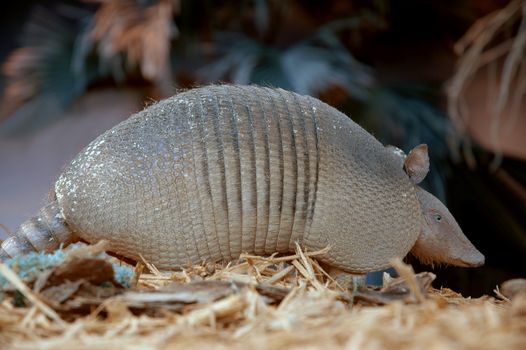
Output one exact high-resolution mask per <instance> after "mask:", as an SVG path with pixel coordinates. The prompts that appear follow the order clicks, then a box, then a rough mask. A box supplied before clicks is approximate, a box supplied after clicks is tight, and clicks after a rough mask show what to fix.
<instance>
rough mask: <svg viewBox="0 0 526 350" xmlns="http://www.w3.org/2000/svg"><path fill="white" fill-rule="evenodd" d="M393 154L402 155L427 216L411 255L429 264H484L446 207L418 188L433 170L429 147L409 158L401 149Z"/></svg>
mask: <svg viewBox="0 0 526 350" xmlns="http://www.w3.org/2000/svg"><path fill="white" fill-rule="evenodd" d="M393 151H394V152H395V154H397V155H399V156H400V154H401V156H400V157H401V159H403V161H404V163H403V167H404V170H405V172H406V173H407V175H408V176H409V178H410V179H411V181H413V183H414V184H415V187H416V195H417V198H418V201H419V202H420V207H421V211H422V216H423V220H422V225H423V226H422V229H421V232H420V235H419V237H418V239H417V241H416V243H415V245H414V246H413V248H412V249H411V253H412V254H413V255H414V256H416V257H417V258H418V259H419V260H420V261H422V262H423V263H426V264H433V263H438V264H440V263H445V264H451V265H456V266H465V267H477V266H481V265H483V264H484V255H482V254H481V253H480V252H479V251H478V250H477V248H475V247H474V246H473V244H472V243H471V242H470V241H469V239H468V238H467V237H466V236H465V235H464V233H463V232H462V230H461V229H460V226H459V225H458V224H457V221H456V220H455V218H454V217H453V215H451V213H450V212H449V210H448V209H447V208H446V206H445V205H444V204H443V203H442V202H440V200H439V199H438V198H436V197H435V196H433V195H432V194H431V193H429V192H427V191H424V190H423V189H422V188H420V187H419V186H416V184H418V183H419V182H420V181H422V180H423V179H424V178H425V176H426V175H427V173H428V171H429V156H428V154H427V145H425V144H422V145H419V146H417V147H415V148H414V149H413V150H412V151H411V152H410V153H409V154H408V155H407V157H405V155H403V153H400V152H399V151H400V150H398V149H394V150H393ZM396 152H398V153H396Z"/></svg>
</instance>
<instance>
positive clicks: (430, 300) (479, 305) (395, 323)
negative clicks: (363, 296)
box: [0, 246, 526, 350]
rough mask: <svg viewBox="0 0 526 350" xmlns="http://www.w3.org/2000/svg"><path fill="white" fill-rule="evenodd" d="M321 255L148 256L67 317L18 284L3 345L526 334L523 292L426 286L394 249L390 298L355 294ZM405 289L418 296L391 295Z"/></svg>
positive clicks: (0, 332)
mask: <svg viewBox="0 0 526 350" xmlns="http://www.w3.org/2000/svg"><path fill="white" fill-rule="evenodd" d="M79 254H80V253H79ZM79 254H77V256H78V255H79ZM313 255H316V253H315V252H304V251H302V250H301V249H300V247H299V246H298V247H297V250H296V254H294V255H292V256H287V257H276V256H273V257H258V256H245V258H243V259H240V260H239V261H237V262H235V263H231V264H228V265H226V266H225V265H222V264H204V265H196V266H189V267H187V268H186V269H184V270H182V271H175V272H174V271H157V270H156V269H155V268H154V267H153V266H150V271H151V272H150V273H142V274H141V275H140V276H139V278H138V279H137V287H136V288H135V289H133V290H130V291H125V292H124V293H123V294H119V295H115V296H113V297H110V298H108V299H106V300H103V301H102V302H101V303H100V304H99V305H98V306H97V307H96V308H94V309H93V310H92V312H91V313H90V314H88V315H81V314H78V315H76V316H74V317H73V318H70V321H69V322H67V323H66V322H61V321H59V318H57V317H60V316H61V314H59V312H60V313H62V312H64V311H52V312H54V313H56V314H57V317H56V316H54V315H53V313H46V314H45V313H43V312H42V310H43V309H42V308H41V307H40V306H39V305H41V303H38V301H37V302H36V303H34V304H33V305H34V306H30V307H24V308H18V307H13V306H12V303H11V302H12V300H13V299H12V296H11V295H7V296H6V299H5V300H4V301H3V303H2V304H1V305H0V346H2V349H4V348H6V349H36V348H38V349H73V350H77V349H108V348H119V349H173V348H178V347H182V348H187V347H191V348H207V349H246V348H254V349H260V348H261V349H262V348H265V349H291V348H298V349H299V348H312V349H317V348H323V349H329V348H330V349H344V348H345V349H366V350H367V349H386V348H388V349H408V348H411V349H415V348H433V349H451V348H454V349H521V348H523V347H524V346H525V345H526V294H524V293H522V292H517V293H516V294H514V296H513V299H511V301H509V300H508V301H506V300H497V299H494V298H491V297H482V298H478V299H469V298H468V299H466V298H464V297H462V296H461V295H459V294H457V293H455V292H453V291H451V290H449V289H441V290H434V289H431V290H427V289H426V288H422V286H423V285H426V283H428V282H429V281H430V280H429V277H430V276H431V277H432V274H429V273H424V274H419V275H415V274H414V273H413V272H412V270H411V269H410V267H408V266H406V265H404V264H403V263H402V262H401V261H395V262H393V265H394V267H395V268H396V269H397V270H398V271H399V273H400V274H401V275H402V276H403V278H402V279H387V280H386V286H384V288H382V290H383V291H384V292H383V293H384V294H385V295H384V297H385V298H384V301H386V302H387V304H386V305H385V306H378V305H374V302H373V305H371V303H370V302H368V303H367V304H363V303H361V302H358V303H356V304H354V305H353V304H352V303H351V301H352V300H353V297H352V296H351V295H350V293H349V292H348V291H345V292H342V291H341V290H339V289H338V287H337V286H336V284H335V283H333V282H332V281H331V280H330V279H328V278H327V276H326V275H324V273H323V270H322V269H321V268H320V267H319V265H318V263H317V262H316V261H315V260H313V258H312V257H311V256H313ZM79 258H80V257H79ZM0 271H4V269H1V268H0ZM137 271H140V268H139V269H137ZM8 275H9V273H8ZM276 276H277V277H276ZM404 279H405V280H404ZM431 279H432V278H431ZM426 281H428V282H426ZM20 283H22V282H20ZM18 287H20V288H21V289H22V290H25V291H27V290H28V289H27V287H21V286H20V285H18V286H17V288H18ZM516 289H517V290H522V289H521V288H515V289H514V290H516ZM382 290H374V291H373V290H369V292H371V293H372V292H374V293H382ZM389 290H390V291H391V292H389ZM366 291H367V290H366V289H361V291H360V289H359V290H358V293H366ZM405 291H409V293H410V294H411V295H413V297H415V296H416V298H413V299H415V300H413V301H411V300H409V299H411V298H409V299H400V298H393V299H389V298H388V296H389V295H391V296H394V295H396V294H397V293H402V294H403V293H405ZM389 293H393V294H389ZM32 294H34V293H32V292H31V291H29V292H28V295H32ZM35 298H36V300H38V298H39V296H38V295H35ZM371 300H373V299H371ZM354 301H356V300H354ZM414 301H417V302H414ZM44 309H45V308H44ZM70 316H71V314H70Z"/></svg>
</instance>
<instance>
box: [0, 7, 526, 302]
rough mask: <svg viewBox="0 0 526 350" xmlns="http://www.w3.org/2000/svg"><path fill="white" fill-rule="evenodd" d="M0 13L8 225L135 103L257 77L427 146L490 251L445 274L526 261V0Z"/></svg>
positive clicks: (0, 197)
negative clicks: (478, 264)
mask: <svg viewBox="0 0 526 350" xmlns="http://www.w3.org/2000/svg"><path fill="white" fill-rule="evenodd" d="M0 18H1V20H0V39H1V40H0V62H1V76H0V96H1V100H0V101H1V102H0V224H1V226H0V238H2V237H4V238H5V237H6V235H7V232H9V231H12V232H13V231H14V230H15V229H16V227H17V225H18V224H20V223H21V222H22V221H23V220H24V219H26V218H27V217H29V216H31V215H34V214H35V213H36V212H37V210H38V209H39V208H40V207H41V206H42V205H43V204H44V203H45V202H46V201H47V194H48V192H49V189H50V188H51V186H52V184H53V182H54V180H55V179H56V178H57V177H58V175H59V174H60V172H61V170H62V169H63V167H64V166H65V165H66V164H67V163H68V162H69V161H70V160H71V159H72V158H73V156H74V155H75V154H76V153H78V152H79V151H80V150H81V149H82V148H83V147H84V146H85V145H86V144H87V143H89V141H91V140H92V139H93V138H94V137H95V136H97V135H98V134H100V133H101V132H102V131H104V130H106V129H108V128H110V127H111V126H113V125H115V124H116V123H118V122H119V121H120V120H122V119H124V118H126V117H128V116H129V115H130V114H131V113H133V112H136V111H139V110H140V109H142V108H143V107H144V106H145V105H147V104H150V103H152V101H156V100H159V99H162V98H164V97H167V96H170V95H172V94H174V93H176V92H177V91H178V90H180V89H186V88H190V87H194V86H199V85H203V84H208V83H217V82H230V83H239V84H260V85H265V86H278V87H282V88H285V89H288V90H293V91H297V92H299V93H301V94H308V95H312V96H316V97H318V98H320V99H321V100H323V101H325V102H327V103H329V104H331V105H333V106H335V107H336V108H338V109H339V110H341V111H343V112H344V113H346V114H347V115H349V116H352V118H353V119H354V120H355V121H357V122H358V123H360V124H361V125H362V126H363V127H365V128H366V129H367V130H368V131H370V132H371V133H373V134H374V135H375V136H376V137H377V138H379V139H380V140H381V141H382V142H383V143H385V144H392V145H396V146H398V147H400V148H402V149H403V150H405V151H406V152H407V151H409V150H410V149H411V148H412V147H414V146H415V145H417V144H419V143H424V142H425V143H427V144H428V145H429V147H430V156H431V161H432V166H431V172H430V174H429V176H427V178H426V180H425V183H424V187H425V188H427V189H428V190H430V191H431V192H433V193H434V194H435V195H437V196H438V197H439V198H441V199H442V200H443V201H445V202H446V203H447V205H448V206H449V208H450V210H451V212H452V213H453V215H454V216H455V217H456V218H457V220H458V221H459V223H460V226H461V227H462V228H463V230H464V232H465V233H466V235H467V236H468V237H469V239H470V240H471V241H472V242H473V243H474V244H475V246H477V247H478V248H479V249H480V250H481V251H482V252H483V253H484V254H485V255H486V265H485V266H484V267H483V268H478V269H461V268H453V267H435V270H434V271H435V273H436V274H437V275H438V278H437V281H436V282H435V283H434V285H435V286H436V287H440V286H447V287H449V288H452V289H454V290H456V291H460V292H462V293H463V294H464V295H472V296H479V295H482V294H491V292H492V290H493V289H494V288H495V286H496V285H497V284H499V283H501V282H502V281H504V280H506V279H509V278H512V277H518V276H522V277H524V276H526V163H525V161H526V97H525V96H526V0H523V1H521V0H513V1H504V0H460V1H440V0H428V1H420V0H373V1H356V0H346V1H345V0H327V1H314V0H305V1H299V0H244V1H228V0H224V1H210V0H159V1H148V0H135V1H134V0H91V1H25V0H19V1H16V2H11V3H10V8H9V9H4V11H2V12H1V14H0ZM409 259H410V258H409ZM411 262H412V263H414V265H415V267H416V269H418V270H429V267H425V266H420V265H418V263H417V262H416V261H413V260H411Z"/></svg>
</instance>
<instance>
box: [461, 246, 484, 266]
mask: <svg viewBox="0 0 526 350" xmlns="http://www.w3.org/2000/svg"><path fill="white" fill-rule="evenodd" d="M462 262H463V263H464V264H465V265H466V266H467V267H479V266H482V265H484V263H485V262H486V258H485V257H484V255H483V254H482V253H481V252H479V251H478V250H476V249H475V251H474V252H473V253H471V254H470V255H468V256H466V257H463V258H462Z"/></svg>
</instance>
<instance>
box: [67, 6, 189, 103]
mask: <svg viewBox="0 0 526 350" xmlns="http://www.w3.org/2000/svg"><path fill="white" fill-rule="evenodd" d="M89 1H91V2H96V3H100V4H101V5H100V7H99V8H98V10H97V12H96V14H95V16H94V17H93V20H92V23H91V25H90V30H89V33H87V37H86V38H85V39H84V40H83V43H84V47H83V48H82V50H81V52H84V53H89V52H91V51H92V50H93V49H96V51H97V53H98V56H99V59H100V60H101V64H103V65H106V66H109V67H112V72H113V73H114V77H115V78H116V79H122V77H123V75H124V72H126V71H129V70H130V68H133V67H135V66H139V67H140V72H141V75H142V76H143V77H144V78H145V79H146V80H149V81H151V82H153V83H154V84H156V85H158V87H160V89H161V90H164V91H165V94H169V93H170V92H171V90H172V89H173V86H172V85H173V80H172V74H171V68H170V46H171V40H172V39H173V38H175V37H177V36H178V35H179V32H178V29H177V27H176V26H175V24H174V22H173V14H174V12H178V11H179V1H178V0H160V1H156V2H153V3H152V2H150V1H134V0H112V1H108V0H89ZM123 57H125V60H123ZM82 62H84V60H83V59H79V60H78V64H77V66H79V68H80V69H82ZM124 62H125V63H126V64H128V65H129V66H130V67H122V65H123V64H124ZM120 67H122V68H120Z"/></svg>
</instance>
